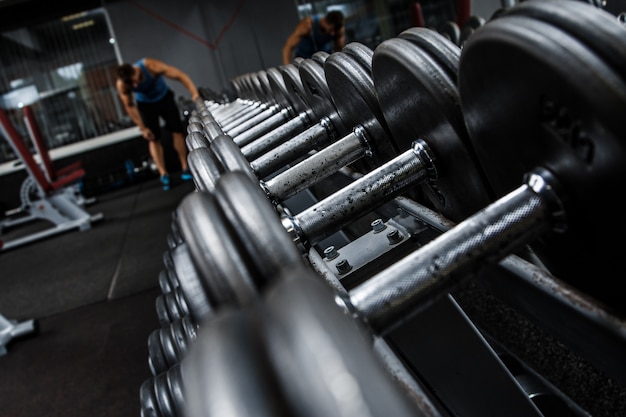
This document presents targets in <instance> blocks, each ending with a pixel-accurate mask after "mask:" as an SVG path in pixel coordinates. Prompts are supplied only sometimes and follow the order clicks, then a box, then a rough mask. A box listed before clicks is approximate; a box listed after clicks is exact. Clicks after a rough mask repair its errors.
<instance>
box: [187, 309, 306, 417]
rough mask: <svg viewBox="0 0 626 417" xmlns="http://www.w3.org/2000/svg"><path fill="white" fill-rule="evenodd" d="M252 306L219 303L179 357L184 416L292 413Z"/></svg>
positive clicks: (265, 416) (262, 416) (267, 416)
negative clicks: (186, 352)
mask: <svg viewBox="0 0 626 417" xmlns="http://www.w3.org/2000/svg"><path fill="white" fill-rule="evenodd" d="M258 317H259V314H258V312H257V311H256V310H255V309H251V308H243V309H232V308H225V309H222V310H221V311H220V312H219V313H218V314H217V315H216V317H215V319H214V320H211V321H210V322H209V323H207V325H206V326H203V327H202V329H200V331H199V332H198V338H197V339H196V341H195V343H194V345H193V346H192V347H191V348H190V351H189V355H188V357H187V358H188V360H187V359H186V360H184V361H183V362H182V363H181V369H182V375H183V376H184V381H185V397H186V405H187V413H186V414H185V415H188V416H205V417H212V416H215V417H218V416H227V415H230V416H238V417H276V416H293V415H294V414H293V413H290V412H289V411H287V410H286V408H285V406H284V404H283V402H282V400H281V397H280V395H279V389H278V388H277V386H276V384H275V382H274V381H275V378H274V375H273V370H272V369H271V367H270V366H269V363H268V360H267V354H266V353H265V352H266V350H265V348H264V346H263V342H262V336H261V326H260V325H259V320H258Z"/></svg>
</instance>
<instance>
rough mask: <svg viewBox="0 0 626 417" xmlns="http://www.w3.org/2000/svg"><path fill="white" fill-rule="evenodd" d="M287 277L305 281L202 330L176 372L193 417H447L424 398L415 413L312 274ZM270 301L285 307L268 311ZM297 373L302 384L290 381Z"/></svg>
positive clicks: (367, 343) (232, 311) (224, 313)
mask: <svg viewBox="0 0 626 417" xmlns="http://www.w3.org/2000/svg"><path fill="white" fill-rule="evenodd" d="M287 271H288V270H285V271H284V272H285V273H286V272H287ZM289 272H291V273H293V274H297V275H298V278H301V279H298V280H296V281H298V282H297V283H296V284H295V285H290V286H287V285H282V286H281V287H277V288H276V289H275V290H276V291H272V293H273V294H268V297H267V301H266V300H265V299H264V300H263V303H259V304H255V305H253V306H248V307H247V308H243V309H224V310H221V311H220V314H218V316H216V320H214V321H211V322H210V323H208V324H207V326H206V327H203V328H202V329H200V330H199V332H198V339H197V340H196V343H195V344H194V345H193V346H192V347H191V349H190V352H189V355H188V356H187V358H186V359H185V360H183V362H182V363H181V364H180V365H179V366H177V367H176V368H175V369H176V373H177V374H178V377H180V378H181V379H182V380H184V384H183V386H182V394H183V398H184V404H185V409H186V410H188V412H189V413H190V414H191V415H203V416H207V417H208V416H217V415H224V414H225V413H226V412H227V411H228V412H230V413H232V414H233V415H237V416H241V417H244V416H293V417H296V416H311V417H312V416H357V415H358V416H368V417H374V416H389V415H393V416H420V417H425V416H428V417H442V416H445V415H446V413H444V412H438V410H437V409H436V408H434V407H430V406H431V403H430V402H429V398H428V397H426V396H424V397H422V398H421V399H422V400H423V401H422V402H421V403H418V404H417V405H416V403H415V402H411V401H410V400H409V399H408V397H407V395H406V393H405V392H403V391H402V390H401V389H400V388H399V386H398V385H397V384H396V383H395V381H394V380H392V378H391V376H390V374H389V372H388V371H387V369H385V367H384V366H383V365H382V364H381V362H380V358H379V357H377V356H376V355H375V354H374V352H373V350H372V348H371V340H370V339H368V337H367V336H366V335H365V334H364V332H363V331H362V329H359V328H358V327H357V326H355V325H354V324H355V323H354V321H353V320H351V319H350V318H349V317H346V316H345V315H343V314H342V313H341V311H340V310H339V309H337V306H336V305H334V304H333V300H332V297H331V296H330V294H329V293H328V291H329V290H328V288H324V287H323V285H322V284H320V283H319V282H316V281H315V280H314V279H313V278H310V279H309V277H308V274H310V273H311V272H310V270H307V269H305V270H301V271H289ZM287 276H288V275H287ZM290 278H292V277H290ZM311 280H312V283H311V284H312V285H305V283H307V282H310V281H311ZM279 281H281V283H282V282H284V283H285V284H287V282H292V281H294V280H292V279H287V278H285V279H279ZM315 284H319V285H322V287H321V288H320V287H319V286H316V285H315ZM272 290H274V288H273V289H272ZM279 290H282V291H289V294H288V295H287V294H279ZM271 297H274V298H275V299H276V300H277V301H278V299H279V298H280V300H281V302H282V305H280V306H273V305H271V304H272V303H273V300H271ZM299 302H301V305H300V307H297V306H296V305H295V304H296V303H299ZM292 308H293V310H292ZM278 310H280V312H279V311H278ZM279 314H285V316H284V317H282V318H281V317H279V316H278V315H279ZM279 356H281V358H279ZM294 372H298V373H300V379H298V380H292V379H291V378H293V376H294V375H293V373H294ZM172 379H177V377H176V376H174V375H172ZM303 391H306V394H305V395H302V394H304V392H303Z"/></svg>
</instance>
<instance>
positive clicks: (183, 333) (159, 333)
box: [148, 316, 198, 376]
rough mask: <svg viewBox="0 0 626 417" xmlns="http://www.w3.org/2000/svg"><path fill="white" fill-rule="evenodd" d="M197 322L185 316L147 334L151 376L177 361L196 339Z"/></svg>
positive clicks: (163, 370)
mask: <svg viewBox="0 0 626 417" xmlns="http://www.w3.org/2000/svg"><path fill="white" fill-rule="evenodd" d="M197 331H198V324H197V323H196V322H195V321H194V320H193V319H192V318H191V316H185V317H182V318H180V319H178V320H175V321H172V322H171V323H169V324H168V325H166V326H161V327H160V328H158V329H156V330H154V331H152V333H150V335H149V336H148V365H149V367H150V372H151V373H152V375H153V376H157V375H159V374H160V373H163V372H165V371H167V370H168V369H169V368H171V367H172V366H174V365H175V364H177V363H179V362H180V361H181V360H182V359H183V358H184V357H185V356H186V354H187V351H188V349H189V346H191V344H192V343H193V341H194V340H195V339H196V333H197Z"/></svg>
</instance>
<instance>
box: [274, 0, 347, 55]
mask: <svg viewBox="0 0 626 417" xmlns="http://www.w3.org/2000/svg"><path fill="white" fill-rule="evenodd" d="M343 20H344V19H343V13H341V12H340V11H337V10H335V11H331V12H328V13H327V14H326V16H324V17H319V16H313V17H305V18H304V19H302V20H301V21H300V22H299V23H298V25H297V26H296V28H295V29H294V31H293V33H292V34H291V35H289V38H287V41H286V42H285V46H284V47H283V64H285V65H286V64H289V63H290V62H291V60H292V59H293V57H294V56H295V57H300V58H311V56H313V54H314V53H316V52H319V51H324V52H328V53H330V52H336V51H341V50H342V49H343V47H344V46H345V36H344V27H343V26H344V25H343Z"/></svg>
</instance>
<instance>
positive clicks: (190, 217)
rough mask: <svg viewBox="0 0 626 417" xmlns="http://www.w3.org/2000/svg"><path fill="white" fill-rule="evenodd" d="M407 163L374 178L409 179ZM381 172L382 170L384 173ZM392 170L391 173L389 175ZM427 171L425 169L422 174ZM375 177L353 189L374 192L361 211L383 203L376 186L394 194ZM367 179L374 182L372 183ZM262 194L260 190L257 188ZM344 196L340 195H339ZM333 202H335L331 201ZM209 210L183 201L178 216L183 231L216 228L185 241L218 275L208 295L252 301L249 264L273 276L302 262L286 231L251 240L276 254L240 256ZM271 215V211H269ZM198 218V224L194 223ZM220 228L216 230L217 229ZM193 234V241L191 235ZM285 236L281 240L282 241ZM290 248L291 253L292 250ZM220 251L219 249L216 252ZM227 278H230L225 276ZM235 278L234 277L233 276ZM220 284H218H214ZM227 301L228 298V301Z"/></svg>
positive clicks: (254, 220) (208, 282)
mask: <svg viewBox="0 0 626 417" xmlns="http://www.w3.org/2000/svg"><path fill="white" fill-rule="evenodd" d="M419 152H421V150H420V151H419ZM414 156H415V155H414V154H413V151H410V152H409V153H408V154H407V155H405V158H408V159H412V158H413V157H414ZM407 165H409V164H408V163H406V161H404V160H399V161H396V164H392V165H390V166H388V167H387V168H386V170H383V171H380V172H377V173H376V174H377V175H378V177H375V178H379V179H380V178H383V179H384V178H385V177H386V176H393V177H396V180H397V181H398V182H400V183H401V182H403V181H402V179H403V178H404V179H406V178H407V177H406V176H404V177H403V175H406V174H407V173H411V169H408V168H407ZM397 168H400V170H401V172H395V171H396V170H397ZM381 172H382V173H381ZM390 173H393V174H392V175H389V174H390ZM423 174H424V172H422V175H423ZM370 178H372V177H366V179H365V180H364V181H362V182H360V183H359V184H357V185H355V186H354V189H361V188H366V189H370V191H372V192H371V193H370V195H369V197H370V198H371V200H367V201H366V202H365V203H364V204H362V207H361V209H360V210H364V209H367V210H370V209H371V204H380V201H383V200H384V199H383V198H380V197H382V194H377V193H376V192H375V190H374V189H373V188H374V187H377V186H378V187H382V188H380V189H379V190H378V191H379V192H381V191H382V192H383V194H384V193H387V195H386V196H385V197H387V198H390V197H391V196H392V193H393V192H394V191H393V190H392V188H393V185H392V182H391V181H387V182H386V183H384V184H376V180H374V181H373V182H372V180H371V179H370ZM368 181H370V182H371V184H370V185H365V186H364V184H368ZM257 191H258V192H259V193H260V189H258V190H257ZM261 195H262V194H261ZM336 199H341V198H339V197H338V198H336ZM343 199H344V200H346V201H349V200H350V197H347V198H346V197H344V198H343ZM330 205H333V204H330ZM208 210H209V212H206V211H200V210H198V208H194V207H193V206H192V204H186V205H185V204H181V206H180V207H179V212H178V215H177V218H178V219H179V221H181V223H184V224H185V225H184V226H183V225H182V224H181V225H180V226H179V227H181V231H182V230H185V228H186V227H190V228H191V229H193V230H204V231H206V228H207V227H208V228H213V231H212V232H210V233H204V237H203V238H202V239H197V238H194V237H193V234H192V233H190V232H187V233H184V232H181V233H182V234H183V235H186V236H187V237H186V238H185V241H187V242H188V245H189V248H190V249H192V250H196V249H197V250H198V253H199V254H198V257H197V260H199V259H202V260H201V262H202V267H201V268H199V269H200V270H204V271H206V273H207V274H209V273H210V274H214V275H216V276H214V277H211V278H206V277H205V279H204V280H203V284H202V285H204V286H207V287H208V288H207V289H206V291H207V293H208V294H211V295H210V297H211V298H212V299H215V300H216V302H218V303H228V304H231V303H232V304H234V305H245V304H247V303H249V302H250V300H252V299H254V297H256V290H252V289H251V290H250V291H248V292H246V288H249V286H250V285H254V284H253V282H254V281H255V280H258V279H259V278H258V277H255V276H254V274H250V272H249V270H250V267H249V266H248V265H249V264H250V263H254V262H256V263H260V266H259V267H260V268H264V269H263V274H260V275H272V273H273V272H275V271H277V270H279V269H281V268H284V267H285V265H292V264H298V263H300V262H302V257H301V254H300V253H299V252H297V251H293V249H290V246H291V244H290V243H288V240H286V236H283V234H284V231H283V232H280V233H278V234H276V233H273V234H263V239H261V238H260V236H257V237H256V238H255V241H254V242H250V244H258V245H260V246H261V247H263V246H267V245H273V246H272V247H274V248H275V249H274V253H273V254H272V256H271V257H269V258H267V257H264V258H262V259H261V258H255V257H254V256H243V257H240V253H241V251H237V250H236V249H235V250H233V249H230V248H232V247H233V245H232V243H231V240H230V238H229V235H230V234H232V231H231V230H227V229H225V228H221V227H222V226H223V223H224V220H223V216H224V214H223V213H221V212H220V211H219V210H217V209H215V208H211V207H209V208H208ZM354 213H355V212H354V211H353V212H351V213H350V212H348V214H354ZM266 215H269V216H272V214H266ZM263 217H264V216H260V217H256V216H255V217H250V218H247V219H245V221H248V222H252V223H255V224H256V223H259V222H262V221H263ZM195 221H197V223H195ZM215 228H217V229H215ZM209 235H210V236H215V237H216V240H215V241H213V242H212V243H207V241H206V239H205V237H206V236H209ZM190 236H191V240H189V237H190ZM281 237H282V239H283V240H282V243H283V244H280V242H281V240H280V239H281ZM225 246H226V247H228V248H229V249H228V250H227V251H225V252H224V251H223V248H224V247H225ZM289 250H291V252H289ZM216 251H218V252H216ZM225 277H228V278H225ZM233 277H235V278H233ZM224 279H228V280H234V281H235V285H234V286H235V288H234V289H228V288H227V286H224V285H222V284H219V282H220V281H223V280H224ZM216 283H217V284H218V285H217V286H216V285H215V284H216ZM226 300H227V301H226Z"/></svg>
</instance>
